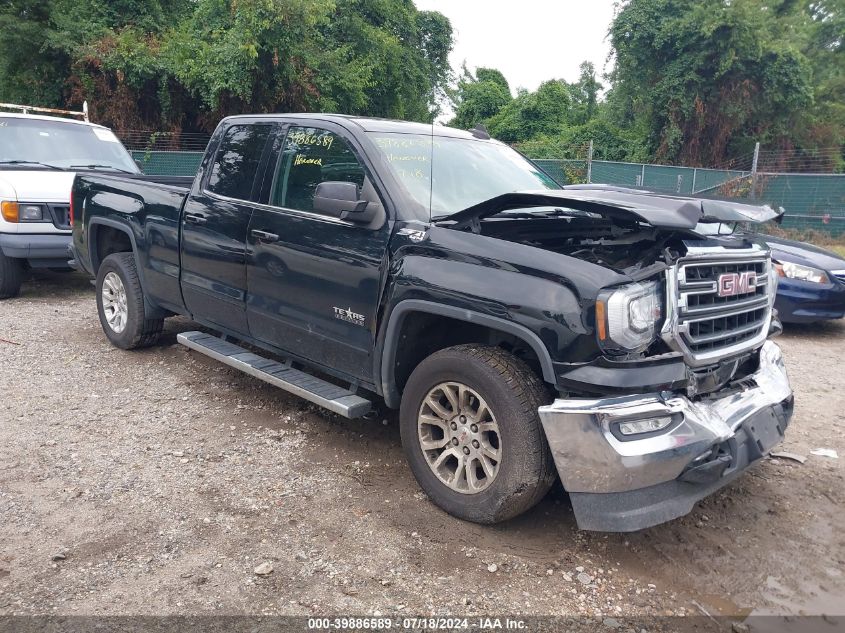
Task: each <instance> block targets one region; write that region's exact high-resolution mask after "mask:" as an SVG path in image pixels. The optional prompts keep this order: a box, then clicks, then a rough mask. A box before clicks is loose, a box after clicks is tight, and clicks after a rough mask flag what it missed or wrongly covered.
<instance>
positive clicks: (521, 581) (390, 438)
mask: <svg viewBox="0 0 845 633" xmlns="http://www.w3.org/2000/svg"><path fill="white" fill-rule="evenodd" d="M188 329H195V326H193V325H192V324H191V323H190V322H188V321H187V320H184V319H171V320H169V321H168V322H167V324H166V331H165V334H164V336H163V339H162V342H161V344H160V345H159V346H157V347H154V348H152V349H148V350H143V351H137V352H124V351H121V350H118V349H116V348H114V347H112V346H111V345H109V344H108V343H107V341H106V339H105V337H104V336H103V335H102V333H101V330H100V325H99V322H98V320H97V316H96V308H95V303H94V296H93V289H92V288H91V286H90V284H89V282H88V281H87V280H86V279H84V278H82V277H80V276H77V275H75V274H67V275H59V274H42V275H39V276H38V277H37V278H36V280H35V282H34V283H30V284H27V285H26V286H25V289H24V293H23V295H22V296H21V297H20V298H18V299H14V300H9V301H4V302H2V303H0V339H2V341H0V384H2V385H3V389H4V394H3V398H2V402H0V446H2V451H0V517H2V523H0V615H2V614H5V615H9V614H34V613H38V614H89V615H93V614H109V615H116V614H156V615H162V614H185V613H190V614H212V613H226V614H280V613H281V614H300V615H311V614H325V613H332V614H369V615H374V614H384V615H395V614H397V613H398V614H446V613H452V614H456V613H457V614H497V615H501V614H503V613H507V614H549V615H556V614H565V615H575V616H577V615H584V614H586V615H590V616H593V617H598V618H600V619H601V618H605V619H606V618H616V617H620V618H626V617H628V618H631V617H637V616H653V615H662V614H700V613H701V612H702V611H707V612H708V613H710V614H714V615H718V614H725V615H730V616H732V617H735V618H739V617H743V616H745V615H747V614H749V613H751V612H754V613H779V614H796V613H807V614H822V613H825V614H837V613H838V614H842V613H845V605H843V603H842V601H841V596H843V595H845V577H843V575H842V570H843V568H845V536H843V531H842V530H841V528H840V525H841V522H842V518H843V510H842V507H843V500H845V492H843V490H845V487H843V457H845V441H843V434H842V428H843V422H842V418H841V417H840V415H841V412H842V411H843V410H845V393H843V390H842V389H841V386H842V379H841V374H840V371H841V369H840V359H841V358H842V357H843V353H845V327H843V325H842V324H839V323H835V324H826V325H823V326H813V327H805V328H792V329H789V330H787V332H786V333H785V334H784V335H783V336H782V337H781V339H780V344H781V345H782V347H783V349H784V350H785V353H786V356H787V362H788V367H789V371H790V374H791V377H792V380H793V383H794V387H795V391H796V397H797V405H796V416H795V419H794V422H793V425H792V426H791V427H790V430H789V432H788V435H787V440H786V442H785V443H784V445H783V446H782V447H781V448H782V450H787V451H792V452H795V453H798V454H800V455H803V456H806V457H807V461H806V462H805V463H803V464H799V463H797V462H793V461H789V460H785V459H767V460H765V461H764V462H763V463H761V464H759V465H758V466H757V467H756V468H755V469H753V471H751V472H750V473H748V474H747V475H746V476H744V477H742V478H741V479H740V480H739V481H737V482H736V483H734V484H733V485H731V486H730V487H728V488H726V489H725V490H723V491H721V492H720V493H717V494H716V495H714V496H713V497H711V498H709V499H707V500H706V501H704V502H703V503H701V504H700V505H699V506H698V507H697V508H696V510H695V511H694V512H693V513H692V514H691V515H689V516H688V517H685V518H683V519H680V520H676V521H673V522H671V523H669V524H667V525H663V526H660V527H657V528H653V529H649V530H644V531H642V532H638V533H635V534H629V535H606V534H594V533H587V532H579V531H578V530H577V529H576V527H575V523H574V520H573V517H572V514H571V509H570V507H569V505H568V501H567V497H566V495H565V494H564V493H563V492H562V491H560V490H556V491H553V492H552V493H551V494H550V495H549V497H548V498H547V499H546V500H545V501H543V502H542V503H541V504H540V505H539V506H538V507H537V508H535V509H534V510H532V511H530V512H529V513H528V514H526V515H524V516H523V517H520V518H518V519H516V520H513V521H510V522H508V523H505V524H502V525H499V526H495V527H483V526H478V525H474V524H470V523H464V522H461V521H459V520H456V519H453V518H451V517H450V516H448V515H446V514H444V513H443V512H442V511H440V510H439V509H438V508H437V507H435V506H434V505H433V504H432V503H431V502H430V501H428V499H427V497H426V496H425V495H424V494H423V493H422V492H421V491H420V490H419V488H418V487H417V485H416V483H415V482H414V480H413V477H412V475H411V473H410V471H409V469H408V467H407V466H406V464H405V461H404V458H403V455H402V451H401V447H400V443H399V432H398V426H397V423H396V418H395V416H394V415H392V414H390V415H385V416H379V418H378V419H376V420H370V421H366V420H358V421H349V420H345V419H342V418H339V417H336V416H334V415H332V414H327V413H325V412H323V411H321V410H319V409H317V408H315V407H313V406H312V405H310V404H308V403H305V402H304V401H302V400H299V399H297V398H295V397H293V396H289V395H287V394H285V393H283V392H281V391H279V390H277V389H274V388H273V387H270V386H268V385H265V384H264V383H261V382H259V381H257V380H255V379H253V378H250V377H249V376H245V375H242V374H240V373H238V372H236V371H234V370H231V369H229V368H227V367H225V366H223V365H221V364H219V363H216V362H214V361H212V360H210V359H207V358H205V357H203V356H202V355H199V354H197V353H195V352H191V351H189V350H187V349H185V348H183V347H182V346H180V345H178V344H176V334H177V333H178V332H180V331H185V330H188ZM817 448H830V449H834V450H836V451H837V452H838V454H839V455H840V458H839V459H834V458H830V457H822V456H816V455H812V454H811V453H810V451H811V450H813V449H817ZM256 570H258V572H268V573H265V574H263V575H260V574H259V573H256ZM270 570H272V571H270Z"/></svg>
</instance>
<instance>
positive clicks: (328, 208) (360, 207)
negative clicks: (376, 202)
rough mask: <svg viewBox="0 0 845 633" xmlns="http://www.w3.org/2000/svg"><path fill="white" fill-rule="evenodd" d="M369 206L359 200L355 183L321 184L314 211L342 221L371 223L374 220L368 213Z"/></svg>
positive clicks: (318, 187)
mask: <svg viewBox="0 0 845 633" xmlns="http://www.w3.org/2000/svg"><path fill="white" fill-rule="evenodd" d="M368 204H369V203H368V202H367V201H366V200H361V199H359V197H358V185H356V184H355V183H354V182H336V181H331V180H330V181H326V182H321V183H320V184H318V185H317V189H316V190H315V191H314V211H316V212H317V213H325V214H326V215H332V216H335V217H339V218H340V219H341V220H350V221H352V222H369V221H370V220H371V219H372V218H371V217H370V215H371V214H369V213H366V211H367V205H368Z"/></svg>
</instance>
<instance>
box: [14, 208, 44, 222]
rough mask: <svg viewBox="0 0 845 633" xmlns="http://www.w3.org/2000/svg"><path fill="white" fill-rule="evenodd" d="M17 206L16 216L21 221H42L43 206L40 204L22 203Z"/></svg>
mask: <svg viewBox="0 0 845 633" xmlns="http://www.w3.org/2000/svg"><path fill="white" fill-rule="evenodd" d="M18 208H19V210H18V217H19V218H20V221H21V222H43V221H44V207H42V206H41V205H40V204H22V205H20V206H19V207H18Z"/></svg>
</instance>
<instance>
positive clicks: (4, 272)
mask: <svg viewBox="0 0 845 633" xmlns="http://www.w3.org/2000/svg"><path fill="white" fill-rule="evenodd" d="M23 273H24V265H23V261H22V260H20V259H15V258H14V257H6V256H5V255H4V254H3V253H2V252H0V299H11V298H12V297H17V296H18V295H19V294H20V292H21V284H22V283H23Z"/></svg>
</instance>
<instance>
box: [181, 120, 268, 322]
mask: <svg viewBox="0 0 845 633" xmlns="http://www.w3.org/2000/svg"><path fill="white" fill-rule="evenodd" d="M276 127H277V126H275V125H273V124H264V123H239V122H236V123H233V124H232V125H230V126H228V127H227V128H225V129H224V130H222V135H221V138H220V142H219V145H218V147H217V151H216V153H215V155H214V159H213V160H212V162H211V163H210V164H209V165H208V166H207V167H206V170H207V172H208V173H207V176H205V177H203V179H202V181H201V183H200V187H199V188H198V190H195V191H194V192H193V193H192V195H191V196H189V197H188V201H187V202H186V203H185V208H184V209H183V211H182V218H181V227H182V247H181V248H182V261H181V279H182V295H183V297H184V300H185V305H186V306H187V308H188V310H190V312H191V314H192V315H193V316H194V318H195V319H197V320H198V321H202V322H207V323H209V324H212V325H216V326H219V327H220V328H222V329H224V330H228V331H231V332H234V333H238V334H241V333H243V334H246V333H248V332H249V328H248V323H247V318H246V235H247V227H248V226H249V221H250V217H251V215H252V207H253V204H254V200H255V197H256V195H257V193H256V192H257V189H258V188H259V187H260V183H259V184H258V185H257V184H256V180H257V174H258V173H262V175H263V169H262V168H263V165H264V164H263V162H262V161H265V160H266V159H267V154H266V150H267V149H268V142H269V141H270V140H271V137H272V133H273V130H274V129H276Z"/></svg>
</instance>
